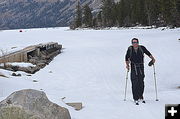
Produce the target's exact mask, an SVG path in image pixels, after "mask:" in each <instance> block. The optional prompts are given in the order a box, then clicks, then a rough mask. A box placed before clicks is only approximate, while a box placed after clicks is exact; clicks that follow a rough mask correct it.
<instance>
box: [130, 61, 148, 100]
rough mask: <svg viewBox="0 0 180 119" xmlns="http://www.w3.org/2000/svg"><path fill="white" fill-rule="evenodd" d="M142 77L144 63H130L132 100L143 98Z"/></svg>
mask: <svg viewBox="0 0 180 119" xmlns="http://www.w3.org/2000/svg"><path fill="white" fill-rule="evenodd" d="M144 77H145V75H144V64H131V82H132V93H133V99H134V100H138V99H143V93H144Z"/></svg>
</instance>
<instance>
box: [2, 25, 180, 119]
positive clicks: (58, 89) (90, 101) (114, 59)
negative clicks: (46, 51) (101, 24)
mask: <svg viewBox="0 0 180 119" xmlns="http://www.w3.org/2000/svg"><path fill="white" fill-rule="evenodd" d="M67 29H68V28H55V29H51V28H49V29H27V30H23V32H22V33H20V32H18V30H9V31H2V32H0V36H1V46H0V48H2V49H9V50H10V48H11V47H12V46H15V47H17V49H19V48H23V47H26V46H29V45H35V44H39V43H46V42H50V41H54V42H59V43H60V44H62V45H63V47H64V49H63V53H62V54H60V55H58V56H57V57H55V58H54V60H53V61H52V62H51V63H50V64H49V65H48V66H46V67H45V68H44V69H42V70H40V71H39V72H37V73H36V74H34V75H32V76H31V77H27V76H25V75H26V74H24V75H23V76H22V77H12V76H10V74H11V72H10V71H5V70H2V69H1V70H0V72H2V73H4V74H6V75H8V76H9V77H10V78H2V77H0V84H1V87H0V100H3V99H4V98H6V97H7V96H8V95H9V94H11V93H12V92H14V91H16V90H20V89H26V88H33V89H37V90H40V89H43V91H45V92H46V94H47V96H48V98H49V99H50V100H51V101H52V102H55V103H57V104H59V105H61V106H64V107H66V108H68V109H69V111H70V114H71V117H72V119H92V118H93V119H119V118H124V119H132V118H133V119H141V118H146V119H164V116H165V112H164V110H165V108H164V106H165V104H169V103H174V104H176V103H180V95H179V94H180V90H178V89H177V86H180V81H179V78H180V76H179V72H178V70H179V66H180V65H179V64H180V63H179V61H180V56H178V54H179V51H180V42H179V41H177V39H179V38H180V35H179V32H180V29H173V30H171V29H167V30H164V31H161V29H160V28H159V29H121V30H101V31H99V30H77V31H71V30H67ZM133 37H138V38H139V39H140V43H141V44H142V45H145V46H146V47H147V49H148V50H150V52H151V53H152V54H153V55H154V56H155V58H156V61H157V62H156V73H157V85H158V97H159V99H160V101H158V102H156V101H155V90H154V79H153V69H152V67H148V66H147V64H148V62H149V61H150V59H149V58H147V56H146V57H145V74H146V76H145V93H144V97H145V99H146V104H141V103H140V105H139V106H136V105H135V104H134V103H133V99H132V93H131V81H130V75H129V78H128V88H127V89H128V90H127V101H124V88H125V76H126V69H125V62H124V55H125V53H126V50H127V48H128V46H129V45H130V42H131V41H130V40H131V39H132V38H133ZM49 71H52V73H49ZM34 79H36V80H37V81H38V82H37V83H34V82H33V81H32V80H34ZM62 97H66V99H65V102H82V103H83V106H84V108H83V109H82V110H81V111H75V110H74V109H73V108H71V107H69V106H67V105H65V104H64V103H63V102H62V100H61V98H62Z"/></svg>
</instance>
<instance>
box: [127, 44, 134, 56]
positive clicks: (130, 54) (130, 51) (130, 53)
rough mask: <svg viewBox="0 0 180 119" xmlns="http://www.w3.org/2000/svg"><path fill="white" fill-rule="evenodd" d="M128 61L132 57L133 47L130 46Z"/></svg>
mask: <svg viewBox="0 0 180 119" xmlns="http://www.w3.org/2000/svg"><path fill="white" fill-rule="evenodd" d="M128 49H129V56H130V57H129V59H131V56H132V50H133V46H132V45H131V46H129V48H128Z"/></svg>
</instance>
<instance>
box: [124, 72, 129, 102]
mask: <svg viewBox="0 0 180 119" xmlns="http://www.w3.org/2000/svg"><path fill="white" fill-rule="evenodd" d="M128 72H129V70H127V73H126V84H125V93H124V101H126V91H127V80H128Z"/></svg>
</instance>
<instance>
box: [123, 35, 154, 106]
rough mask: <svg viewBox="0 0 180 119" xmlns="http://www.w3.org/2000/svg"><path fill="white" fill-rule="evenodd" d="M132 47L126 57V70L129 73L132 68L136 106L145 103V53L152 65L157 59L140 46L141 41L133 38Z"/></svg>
mask: <svg viewBox="0 0 180 119" xmlns="http://www.w3.org/2000/svg"><path fill="white" fill-rule="evenodd" d="M131 43H132V45H131V46H129V47H128V50H127V52H126V55H125V62H126V68H127V70H128V71H129V70H130V68H131V83H132V93H133V99H134V102H135V104H136V105H139V101H142V103H145V100H144V98H143V93H144V77H145V75H144V53H145V54H146V55H148V56H149V58H151V62H150V63H151V64H150V65H152V64H154V63H155V58H154V57H153V56H152V54H151V53H150V52H149V51H148V50H147V49H146V48H145V47H144V46H142V45H139V40H138V39H137V38H133V39H132V40H131Z"/></svg>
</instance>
